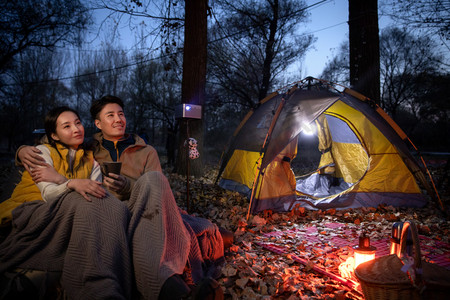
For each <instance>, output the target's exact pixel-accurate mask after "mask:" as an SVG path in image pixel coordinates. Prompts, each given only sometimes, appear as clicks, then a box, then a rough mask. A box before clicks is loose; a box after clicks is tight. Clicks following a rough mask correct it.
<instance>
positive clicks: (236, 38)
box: [209, 0, 314, 111]
mask: <svg viewBox="0 0 450 300" xmlns="http://www.w3.org/2000/svg"><path fill="white" fill-rule="evenodd" d="M216 4H217V5H216V9H215V10H214V17H215V18H216V22H215V24H214V26H213V27H212V29H211V36H210V39H211V43H210V54H209V59H210V61H209V66H210V73H209V74H210V76H209V77H210V79H209V80H210V81H211V83H212V84H215V85H218V86H220V89H222V97H224V96H225V98H227V99H230V100H229V101H232V102H234V103H237V104H238V105H241V106H242V107H241V110H242V108H244V111H246V110H247V109H248V108H249V107H253V106H254V105H256V103H257V102H258V101H259V100H261V99H263V98H264V97H265V96H266V95H267V93H268V91H269V90H271V89H272V88H273V87H274V86H275V85H276V84H277V80H280V74H282V72H283V71H285V70H286V68H287V67H288V66H289V65H290V64H291V63H293V62H294V61H295V60H297V59H298V58H299V57H302V56H303V55H304V54H305V53H306V51H307V50H308V49H309V47H311V45H312V43H313V41H314V39H313V36H312V35H303V36H301V37H300V36H299V35H297V31H296V30H297V29H298V26H299V25H300V24H301V23H303V22H306V21H307V16H308V14H307V10H306V4H305V2H303V1H278V0H265V1H254V0H235V1H227V0H220V1H217V2H216Z"/></svg>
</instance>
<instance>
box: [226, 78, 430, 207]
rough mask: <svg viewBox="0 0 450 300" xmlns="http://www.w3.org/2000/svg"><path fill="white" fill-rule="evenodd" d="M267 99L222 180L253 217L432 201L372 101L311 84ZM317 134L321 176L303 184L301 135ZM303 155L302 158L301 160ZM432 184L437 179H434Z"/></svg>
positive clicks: (398, 134) (243, 127)
mask: <svg viewBox="0 0 450 300" xmlns="http://www.w3.org/2000/svg"><path fill="white" fill-rule="evenodd" d="M284 90H285V91H286V92H284V93H279V92H275V93H272V94H271V95H269V96H267V97H266V98H265V99H263V100H261V101H260V103H259V106H258V107H257V108H255V109H253V110H251V111H250V112H249V113H248V114H247V116H246V117H245V118H244V120H243V121H242V122H241V124H240V125H239V127H238V128H237V129H236V131H235V133H234V135H233V137H232V140H231V143H230V145H229V147H228V150H227V151H226V152H224V155H223V157H222V163H221V167H220V169H219V174H218V177H217V181H219V179H220V181H219V185H220V186H221V187H223V188H225V189H228V190H233V191H237V192H240V193H242V194H244V195H246V196H247V197H248V198H249V199H250V207H249V212H251V213H257V212H260V211H263V210H268V209H270V210H273V211H289V210H291V209H292V208H293V207H294V205H297V204H299V205H301V206H305V207H309V208H316V209H328V208H356V207H377V206H378V205H380V204H385V205H392V206H395V207H423V206H424V205H426V203H427V198H426V197H425V195H424V194H422V192H421V188H420V187H419V184H418V182H420V183H421V185H422V187H424V188H425V189H427V190H428V193H431V194H432V196H435V192H434V191H432V190H431V189H430V186H429V184H428V182H427V180H426V177H425V175H424V169H423V167H421V166H420V165H419V164H418V163H417V161H416V159H415V157H414V156H413V155H412V154H411V152H410V150H409V143H408V142H409V139H408V138H407V136H406V134H405V133H404V132H403V131H402V130H401V129H400V128H399V127H398V125H396V124H395V122H394V121H393V120H392V119H391V118H390V117H389V116H388V115H387V114H386V113H385V112H384V111H383V110H382V109H381V108H380V107H379V106H377V105H376V104H375V103H373V102H372V101H371V100H370V99H368V98H366V97H364V96H362V95H360V94H358V93H356V92H355V91H352V90H350V89H347V88H346V89H344V90H343V91H339V90H338V89H337V88H335V86H334V85H333V84H331V83H329V82H326V81H322V80H318V79H314V78H311V77H308V78H306V79H304V80H302V81H299V82H297V83H296V84H295V85H293V86H292V87H291V88H290V89H284ZM310 127H315V128H316V132H317V137H318V141H319V146H318V151H320V152H321V159H320V163H319V164H318V166H317V170H316V171H315V172H312V173H310V174H307V176H302V177H301V178H300V179H296V177H295V175H294V172H293V171H292V168H291V165H290V162H291V161H292V160H293V159H294V158H295V157H296V155H297V141H298V136H299V134H300V133H301V132H302V131H304V130H306V129H307V128H310ZM300 156H301V153H300ZM430 179H431V178H430Z"/></svg>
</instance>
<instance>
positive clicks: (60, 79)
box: [4, 0, 346, 86]
mask: <svg viewBox="0 0 450 300" xmlns="http://www.w3.org/2000/svg"><path fill="white" fill-rule="evenodd" d="M326 2H331V0H321V1H319V2H316V3H314V4H311V5H309V6H307V7H304V8H301V9H299V10H296V11H294V12H292V13H290V14H288V15H286V16H284V17H283V18H288V17H290V16H293V15H296V14H298V13H300V12H302V11H306V10H309V9H312V8H315V7H317V6H319V5H323V4H326ZM344 23H346V22H341V23H338V24H336V25H332V26H328V27H325V28H322V29H318V30H316V31H313V32H310V33H308V34H311V33H314V32H319V31H323V30H327V29H330V28H333V27H336V26H340V25H342V24H344ZM248 29H249V28H245V29H243V30H240V31H237V32H234V33H231V34H228V35H226V36H223V37H219V38H217V39H215V40H212V41H210V42H209V43H215V42H218V41H221V40H224V39H228V38H230V37H233V36H235V35H238V34H242V33H244V32H246V31H247V30H248ZM302 35H306V34H302ZM302 35H300V36H302ZM73 50H75V51H93V52H94V51H110V50H112V51H124V52H128V51H130V50H131V49H129V50H121V49H117V50H113V49H106V50H101V49H100V50H83V49H73ZM179 53H181V49H180V50H178V51H176V52H172V53H169V54H165V55H160V56H158V57H155V58H150V59H146V60H140V61H135V62H132V63H129V64H125V65H122V66H118V67H114V68H109V69H104V70H100V71H94V72H89V73H84V74H78V75H72V76H66V77H61V78H54V79H46V80H40V81H33V82H27V83H25V84H28V85H32V84H42V83H50V82H57V81H64V80H70V79H76V78H82V77H87V76H92V75H98V74H103V73H107V72H112V71H115V70H121V69H125V68H129V67H133V66H136V65H139V64H146V63H148V62H151V61H155V60H158V59H162V58H165V57H170V56H173V55H176V54H179ZM16 85H19V84H18V83H11V84H5V85H4V86H16Z"/></svg>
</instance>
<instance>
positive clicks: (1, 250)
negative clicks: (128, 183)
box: [0, 172, 223, 299]
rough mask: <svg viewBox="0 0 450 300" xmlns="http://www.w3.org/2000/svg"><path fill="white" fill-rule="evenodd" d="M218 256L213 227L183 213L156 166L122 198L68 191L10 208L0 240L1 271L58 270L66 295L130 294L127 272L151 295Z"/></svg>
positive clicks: (211, 268) (196, 278)
mask: <svg viewBox="0 0 450 300" xmlns="http://www.w3.org/2000/svg"><path fill="white" fill-rule="evenodd" d="M222 261H223V241H222V238H221V236H220V233H219V230H218V228H217V226H216V225H214V224H212V223H211V222H210V221H208V220H206V219H201V218H196V217H192V216H189V215H181V214H180V211H179V208H178V207H177V205H176V202H175V199H174V198H173V195H172V191H171V189H170V186H169V183H168V181H167V179H166V177H165V176H164V175H163V174H162V173H160V172H148V173H146V174H144V175H142V176H141V178H139V180H138V181H137V182H136V184H135V186H134V189H133V191H132V194H131V197H130V199H129V200H128V201H126V202H120V201H119V200H118V199H117V198H115V197H113V196H108V197H106V198H104V199H97V198H92V202H88V201H86V200H85V199H84V198H82V197H81V196H80V195H79V194H78V193H76V192H71V193H69V194H67V195H65V196H64V197H62V198H60V199H59V200H58V201H55V202H53V203H45V202H42V201H34V202H29V203H26V204H24V205H22V206H20V207H18V208H16V209H15V210H14V211H13V231H12V232H11V234H10V235H9V236H8V237H7V239H6V240H5V241H4V242H3V243H2V244H1V245H0V272H1V273H3V272H4V271H6V270H9V269H11V268H15V267H20V268H23V269H35V270H43V271H61V272H62V285H63V288H64V289H65V290H66V293H67V295H68V296H69V297H70V298H71V299H72V298H73V299H124V298H126V299H130V298H131V295H132V288H133V283H132V279H133V278H134V280H135V281H136V286H137V289H138V291H139V292H140V294H141V295H142V296H143V298H145V299H157V297H158V294H159V291H160V289H161V286H162V285H163V283H164V282H165V280H166V279H167V278H169V277H170V276H172V275H174V274H182V273H183V272H184V271H185V270H188V272H185V273H187V276H185V277H186V279H187V280H189V279H191V280H192V281H191V282H190V284H198V283H199V282H200V281H201V280H202V279H203V277H205V276H213V277H214V276H216V275H217V274H218V273H217V272H218V269H219V268H218V267H220V263H221V262H222ZM186 267H187V268H186ZM133 273H134V276H133ZM188 283H189V282H188Z"/></svg>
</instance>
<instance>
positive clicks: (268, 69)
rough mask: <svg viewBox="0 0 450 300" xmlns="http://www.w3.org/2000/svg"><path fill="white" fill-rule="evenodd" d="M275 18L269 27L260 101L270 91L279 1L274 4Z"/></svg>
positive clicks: (276, 0)
mask: <svg viewBox="0 0 450 300" xmlns="http://www.w3.org/2000/svg"><path fill="white" fill-rule="evenodd" d="M271 7H272V12H273V18H272V19H271V20H270V25H269V40H268V41H267V45H266V57H265V59H264V67H263V78H262V84H261V89H260V90H259V99H258V100H261V99H264V98H265V97H266V96H267V91H268V90H269V85H270V77H271V74H272V62H273V58H274V49H273V48H274V44H275V34H276V33H277V30H278V28H277V27H278V9H279V6H278V0H275V1H274V2H273V4H272V6H271Z"/></svg>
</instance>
